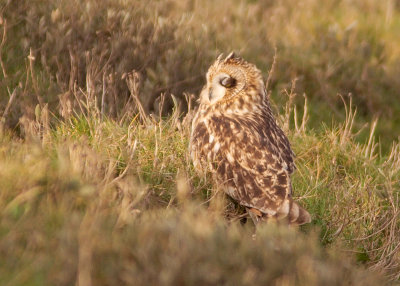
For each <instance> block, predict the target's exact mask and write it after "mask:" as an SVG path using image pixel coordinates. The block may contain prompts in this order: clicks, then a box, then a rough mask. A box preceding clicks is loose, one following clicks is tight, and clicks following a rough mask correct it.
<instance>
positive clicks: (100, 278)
mask: <svg viewBox="0 0 400 286" xmlns="http://www.w3.org/2000/svg"><path fill="white" fill-rule="evenodd" d="M0 3H1V4H2V10H1V15H0V16H1V17H2V18H1V19H2V22H1V27H2V28H5V30H6V31H7V37H5V38H4V39H5V41H4V44H3V45H1V59H2V61H3V65H4V72H1V73H0V74H1V77H0V83H1V85H0V86H1V88H0V114H1V115H2V117H1V121H0V190H1V193H0V212H1V217H0V254H1V257H2V258H1V259H0V284H2V285H3V284H6V285H7V284H8V285H43V284H54V285H71V284H73V283H75V281H79V284H80V285H90V284H93V285H115V284H120V283H125V284H128V285H149V281H150V284H153V285H158V284H164V285H176V284H184V285H192V284H193V285H198V284H199V283H203V284H214V285H215V284H218V285H219V284H224V283H225V284H226V285H232V284H239V283H240V284H243V285H264V284H266V283H269V284H276V285H343V284H349V285H380V283H381V282H379V281H380V280H381V279H382V278H380V277H379V275H378V274H377V273H376V272H374V271H369V270H365V268H366V267H369V268H370V269H374V270H377V272H380V271H382V272H383V273H385V275H387V276H389V277H390V278H391V279H399V275H400V274H399V273H400V258H399V254H398V253H399V245H400V239H399V237H398V235H397V234H398V233H399V232H400V229H399V228H400V217H399V216H400V214H399V210H398V208H399V203H400V202H399V180H400V145H399V144H398V143H392V139H393V138H395V137H396V136H395V135H393V134H394V133H395V132H394V131H393V130H398V129H400V125H399V124H398V122H396V116H395V115H394V114H396V112H397V110H399V109H400V106H399V105H398V104H397V103H396V96H398V94H397V93H396V89H397V87H398V81H397V76H398V75H399V70H398V69H397V68H396V67H398V61H399V59H398V58H397V57H396V55H398V53H397V51H398V49H399V47H400V45H399V43H398V42H396V41H397V40H398V38H397V37H393V35H394V34H395V32H396V29H397V27H398V25H399V23H398V22H397V20H396V19H397V18H396V17H395V16H396V15H398V14H399V11H398V10H397V8H396V6H395V4H394V3H392V2H391V1H388V2H387V3H386V4H382V3H381V1H368V2H365V1H354V3H352V4H349V3H347V2H344V1H342V2H340V3H339V5H336V4H335V3H336V2H335V1H326V2H324V5H322V6H321V4H320V2H319V1H313V0H303V1H300V2H299V4H298V5H299V7H297V8H296V7H293V6H292V5H288V3H287V1H281V2H276V3H275V2H274V3H269V2H265V1H259V2H253V1H233V2H232V3H236V4H237V5H236V6H235V5H232V6H230V7H226V5H224V3H223V2H222V1H215V2H213V5H200V4H199V3H197V2H196V1H186V0H185V1H183V0H182V1H162V2H156V1H150V2H149V3H147V4H146V5H144V4H143V2H141V1H133V2H131V3H129V5H128V4H127V3H125V2H124V1H116V0H108V1H104V2H103V3H102V4H101V5H92V4H93V3H94V2H93V1H86V2H85V3H84V4H82V3H81V1H76V3H75V4H74V5H71V3H70V1H55V2H54V1H48V2H46V3H44V2H43V1H30V2H29V5H28V4H27V3H25V2H22V1H20V2H19V5H15V3H13V2H7V1H2V2H0ZM43 3H44V4H43ZM346 3H347V4H346ZM391 4H393V6H390V5H391ZM385 5H386V6H385ZM221 7H223V8H224V11H226V16H225V17H220V16H219V13H220V11H221ZM57 8H58V9H57ZM182 11H186V12H187V14H182ZM243 11H246V13H243ZM367 12H368V13H367ZM71 15H73V17H72V16H71ZM177 15H179V17H178V16H177ZM217 15H218V17H217ZM205 18H212V19H215V21H214V23H213V24H212V25H211V24H208V23H209V21H204V19H205ZM310 18H312V19H313V21H308V20H307V19H310ZM354 21H355V22H356V25H353V24H352V23H353V22H354ZM260 22H262V23H264V24H265V25H267V26H268V29H265V26H263V25H260V24H259V23H260ZM5 23H7V24H5ZM199 23H203V24H201V25H200V24H199ZM227 23H230V24H229V25H227ZM377 23H379V25H377ZM383 23H385V24H383ZM245 27H246V29H245ZM221 30H222V31H224V33H221V32H220V31H221ZM282 33H284V34H285V37H281V35H282ZM2 35H3V34H2ZM188 35H189V36H188ZM305 38H306V39H308V40H307V41H304V39H305ZM250 43H251V44H250ZM273 46H276V47H277V51H278V60H277V61H276V64H275V65H274V72H273V73H272V77H271V82H270V87H269V88H270V89H271V93H272V98H273V100H274V102H275V103H276V104H277V106H278V107H277V108H276V111H277V114H281V115H280V116H279V121H280V123H281V125H282V126H283V127H284V129H285V130H286V132H287V133H288V134H289V137H290V140H291V142H292V145H293V148H294V150H295V153H296V154H297V158H296V164H297V167H298V170H297V172H296V173H295V174H294V178H293V180H294V190H295V196H296V197H297V199H299V200H300V201H301V203H302V204H303V205H304V206H305V207H306V208H307V209H308V210H309V211H310V213H311V214H312V215H313V223H312V224H311V225H308V226H305V227H304V228H302V229H301V230H294V229H289V230H288V229H287V228H285V227H283V228H281V227H278V226H264V227H262V228H261V229H260V230H259V233H257V238H256V240H253V239H251V234H252V231H253V229H252V227H251V225H250V224H245V225H244V226H242V225H241V224H240V223H239V221H240V220H239V217H238V216H240V212H241V211H242V210H241V209H240V208H237V206H235V205H233V203H232V202H231V201H229V200H227V199H226V198H224V197H223V196H221V194H219V193H215V190H213V184H212V181H211V180H210V179H207V178H199V177H198V176H197V175H196V174H195V173H194V172H193V170H192V165H191V163H190V160H189V158H188V153H187V145H188V138H189V129H190V119H191V114H192V108H189V110H190V112H189V113H188V115H187V116H180V112H179V111H178V110H184V109H185V107H184V106H185V105H186V100H185V99H184V98H185V96H186V97H187V99H188V101H189V102H191V104H190V105H193V104H192V101H193V97H195V96H193V95H188V94H186V95H185V94H183V93H182V92H196V91H198V89H199V88H200V87H201V84H202V81H203V79H202V78H203V76H202V73H203V72H204V71H205V69H206V68H207V66H208V65H209V64H210V62H212V60H213V58H214V56H215V54H216V53H217V52H219V51H225V50H230V49H238V50H240V51H241V52H242V54H243V55H244V56H245V57H246V58H248V59H249V60H251V61H253V62H255V63H257V65H258V66H260V68H262V70H263V71H264V73H265V74H267V72H266V71H267V70H268V69H269V67H270V66H271V64H272V59H273V55H274V49H273ZM30 47H32V49H31V51H30V49H29V48H30ZM238 47H239V48H238ZM29 53H31V57H29V58H26V56H27V55H29ZM133 69H134V70H135V71H137V72H132V70H133ZM5 75H7V76H5ZM295 78H298V80H297V81H296V87H295V88H293V90H292V92H290V89H291V87H293V86H294V84H293V79H295ZM285 90H286V91H287V92H286V91H285ZM397 90H398V89H397ZM349 91H351V92H353V101H354V104H355V105H356V106H357V108H358V114H359V115H358V116H357V117H356V118H355V119H354V113H355V112H354V106H353V105H352V104H351V103H349V100H348V99H345V100H344V102H345V104H344V105H343V103H342V102H341V101H339V102H340V104H339V103H338V101H337V100H336V96H335V95H336V93H339V92H340V93H347V92H349ZM161 92H166V93H167V95H166V96H165V102H164V104H162V103H163V100H162V99H157V100H154V99H155V98H156V97H158V96H159V95H160V93H161ZM169 92H173V93H175V94H177V96H176V97H171V96H169V95H168V93H169ZM303 92H305V93H307V95H308V98H309V103H308V111H307V112H305V115H306V116H304V117H303V108H304V107H305V105H304V102H303V100H302V97H301V96H294V94H295V93H297V94H302V93H303ZM287 95H289V100H288V97H287ZM172 98H174V99H173V100H172ZM139 102H141V103H139ZM174 104H175V105H174ZM294 104H296V106H297V107H296V106H295V105H294ZM174 106H175V109H173V107H174ZM172 109H173V110H175V111H174V112H170V114H169V115H168V116H166V117H163V118H162V119H160V117H161V116H160V113H159V111H160V110H164V111H168V110H172ZM149 110H154V114H157V115H153V116H148V115H145V114H146V113H147V112H148V111H149ZM294 110H296V114H297V115H296V116H295V115H294ZM379 113H382V119H381V120H380V123H378V126H377V128H376V129H374V128H373V127H374V124H373V123H371V124H370V126H372V127H370V128H364V129H363V130H362V133H361V136H360V135H357V134H356V133H357V132H358V131H359V130H360V129H361V127H362V126H363V125H364V123H365V122H373V121H372V118H373V117H374V116H376V115H378V114H379ZM332 114H333V115H334V117H336V118H337V119H339V122H343V123H340V124H331V123H330V120H331V117H332ZM297 117H298V118H297ZM300 117H302V118H303V119H305V120H300ZM307 119H308V120H307ZM306 121H307V122H306ZM321 121H325V122H328V123H323V122H322V123H321ZM303 122H304V125H302V123H303ZM295 123H296V124H295ZM369 129H372V130H369ZM376 130H378V131H379V135H380V136H384V137H381V139H382V141H383V143H384V144H383V145H384V147H383V148H381V145H379V144H375V141H374V140H375V139H374V138H375V137H374V136H375V134H376ZM385 130H386V131H385ZM388 131H390V132H391V133H392V134H391V135H390V136H386V135H387V134H388ZM370 134H371V137H370ZM385 134H386V135H385ZM369 137H370V139H369V140H368V138H369ZM359 142H363V143H362V144H361V143H359ZM390 146H392V147H391V148H390ZM382 150H383V151H382ZM261 250H262V251H261ZM360 264H362V265H360ZM382 283H383V282H382Z"/></svg>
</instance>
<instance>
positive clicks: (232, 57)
mask: <svg viewBox="0 0 400 286" xmlns="http://www.w3.org/2000/svg"><path fill="white" fill-rule="evenodd" d="M235 57H236V55H235V52H233V51H232V52H231V53H230V54H229V55H228V56H227V57H226V58H225V61H227V60H230V59H234V58H235Z"/></svg>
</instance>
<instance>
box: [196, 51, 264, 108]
mask: <svg viewBox="0 0 400 286" xmlns="http://www.w3.org/2000/svg"><path fill="white" fill-rule="evenodd" d="M206 78H207V84H206V85H205V86H204V88H203V90H202V92H201V94H200V102H201V103H202V104H203V105H206V106H215V105H221V104H222V103H229V102H233V101H240V102H243V103H244V102H247V103H250V102H249V101H251V104H254V103H256V102H255V101H261V100H262V99H263V97H264V90H265V87H264V83H263V80H262V76H261V72H260V71H259V70H258V69H257V68H256V67H255V66H254V65H252V64H249V63H248V62H246V61H244V60H243V59H242V58H239V57H236V56H235V54H233V53H231V54H229V55H228V56H227V57H226V58H225V59H222V55H220V56H219V57H218V58H217V60H216V61H215V62H214V63H213V64H212V65H211V67H210V68H209V70H208V72H207V76H206ZM249 83H251V84H249ZM251 95H254V96H251ZM249 96H250V97H249Z"/></svg>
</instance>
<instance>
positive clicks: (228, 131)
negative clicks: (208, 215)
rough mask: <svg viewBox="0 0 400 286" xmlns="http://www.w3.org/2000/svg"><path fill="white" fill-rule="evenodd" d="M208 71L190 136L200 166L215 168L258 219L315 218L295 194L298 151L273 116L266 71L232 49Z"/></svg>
mask: <svg viewBox="0 0 400 286" xmlns="http://www.w3.org/2000/svg"><path fill="white" fill-rule="evenodd" d="M206 77H207V84H206V85H205V86H204V88H203V90H202V92H201V94H200V106H199V109H198V111H197V113H196V115H195V117H194V119H193V124H192V134H191V139H190V152H191V157H192V160H193V163H194V166H195V168H196V169H197V170H199V171H201V172H202V173H204V171H211V172H212V173H213V174H214V176H215V178H216V180H217V183H218V184H219V185H220V186H222V188H223V190H224V191H225V193H226V194H228V195H229V196H230V197H232V198H233V199H234V200H236V201H237V202H238V203H239V204H241V205H243V206H245V207H246V209H247V211H248V213H249V214H250V216H251V217H252V218H253V220H255V222H258V221H259V220H267V219H268V218H276V219H283V218H287V221H288V222H289V223H290V224H304V223H308V222H310V221H311V217H310V215H309V213H308V212H307V211H306V210H305V209H303V208H302V207H301V206H300V205H299V204H297V203H296V202H294V201H293V200H292V186H291V180H290V174H291V173H292V172H293V171H294V169H295V168H296V167H295V164H294V162H293V157H294V154H293V151H292V150H291V148H290V144H289V141H288V139H287V137H286V136H285V134H284V133H283V131H282V130H281V129H280V128H279V126H278V125H277V123H276V121H275V118H274V117H273V114H272V111H271V107H270V103H269V100H268V96H267V92H266V88H265V85H264V81H263V78H262V75H261V72H260V71H259V70H258V69H257V68H256V66H254V65H253V64H250V63H248V62H246V61H245V60H243V59H242V58H240V57H237V56H235V55H234V54H233V53H231V54H230V55H229V56H227V57H226V58H225V59H223V58H222V55H221V56H219V57H218V59H217V60H216V61H215V62H214V64H213V65H212V66H211V67H210V68H209V70H208V72H207V76H206Z"/></svg>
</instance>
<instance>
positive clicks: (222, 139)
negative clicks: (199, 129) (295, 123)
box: [204, 116, 295, 215]
mask: <svg viewBox="0 0 400 286" xmlns="http://www.w3.org/2000/svg"><path fill="white" fill-rule="evenodd" d="M207 127H208V128H207V130H208V131H209V132H210V133H209V134H208V147H207V150H204V151H205V152H206V153H207V156H208V159H211V160H213V162H214V163H213V164H212V165H211V166H210V167H211V168H213V169H214V170H215V171H216V174H217V177H218V180H219V181H220V183H221V184H223V185H224V186H225V190H226V192H227V194H228V195H230V196H231V197H232V198H234V199H236V200H237V201H238V202H239V203H240V204H242V205H245V206H248V207H253V208H257V209H259V210H260V211H262V212H264V213H267V214H269V215H276V214H277V213H279V212H281V211H282V208H283V207H285V208H286V206H285V203H286V202H287V201H288V198H290V196H291V180H290V173H292V172H293V170H294V169H295V165H294V162H293V156H294V155H293V152H292V151H291V148H290V145H289V141H288V139H287V138H286V136H285V135H284V133H283V132H282V130H281V129H280V128H279V127H278V126H277V125H276V123H275V121H272V122H271V121H268V122H266V121H265V120H259V121H257V120H252V119H251V118H250V119H248V120H242V119H241V120H240V122H239V121H238V120H237V119H233V118H229V117H225V116H220V117H216V116H214V117H212V118H211V120H210V121H209V124H208V126H207ZM210 136H213V137H214V138H213V140H212V142H210V139H209V138H210ZM206 141H207V140H206ZM204 155H205V154H204ZM287 207H289V206H287ZM286 214H287V213H286Z"/></svg>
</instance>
